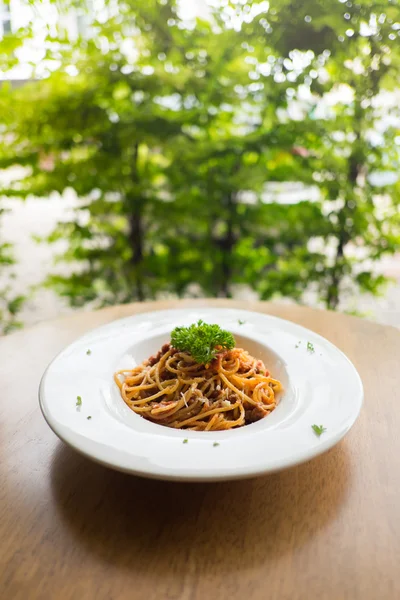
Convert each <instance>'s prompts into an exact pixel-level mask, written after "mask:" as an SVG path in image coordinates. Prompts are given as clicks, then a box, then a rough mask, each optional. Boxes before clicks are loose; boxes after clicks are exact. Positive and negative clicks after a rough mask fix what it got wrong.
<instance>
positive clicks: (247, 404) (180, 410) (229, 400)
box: [114, 344, 282, 431]
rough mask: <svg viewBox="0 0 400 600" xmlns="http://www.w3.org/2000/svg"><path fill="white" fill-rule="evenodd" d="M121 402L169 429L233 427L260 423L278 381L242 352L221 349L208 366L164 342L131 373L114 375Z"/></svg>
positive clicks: (272, 405)
mask: <svg viewBox="0 0 400 600" xmlns="http://www.w3.org/2000/svg"><path fill="white" fill-rule="evenodd" d="M114 379H115V382H116V384H117V385H118V387H119V389H120V392H121V396H122V398H123V400H124V401H125V403H126V404H127V405H128V406H129V408H131V409H132V410H133V411H134V412H135V413H136V414H138V415H141V416H142V417H144V418H145V419H148V420H149V421H152V422H153V423H158V424H160V425H166V426H167V427H173V428H179V429H190V430H195V431H218V430H225V429H233V428H235V427H241V426H242V425H247V424H249V423H253V422H254V421H258V420H259V419H262V418H263V417H265V416H267V415H268V414H270V413H271V412H272V411H273V410H274V408H275V407H276V405H277V402H278V400H277V394H278V393H279V392H280V391H281V390H282V385H281V383H280V382H279V381H278V380H276V379H273V378H272V377H271V376H270V374H269V373H268V371H267V370H266V368H265V366H264V364H263V362H262V361H260V360H257V359H256V358H253V357H252V356H250V354H249V353H248V352H247V351H246V350H243V349H242V348H236V347H235V348H232V349H231V350H221V351H220V352H219V353H218V354H217V355H216V357H215V358H214V359H213V360H212V361H211V362H210V364H208V365H204V364H199V363H197V362H196V361H195V360H194V359H193V357H192V355H191V354H190V353H188V352H184V351H178V350H176V349H175V348H173V347H172V346H171V345H170V344H165V345H164V346H163V347H162V348H161V350H160V352H159V353H158V354H157V356H155V357H150V358H149V359H148V360H145V361H144V362H143V363H142V364H141V365H139V366H137V367H135V368H134V369H132V370H121V371H118V372H117V373H115V375H114Z"/></svg>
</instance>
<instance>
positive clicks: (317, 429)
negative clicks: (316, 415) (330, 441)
mask: <svg viewBox="0 0 400 600" xmlns="http://www.w3.org/2000/svg"><path fill="white" fill-rule="evenodd" d="M311 427H312V429H313V430H314V433H315V435H317V436H318V437H319V436H320V435H322V434H323V433H325V431H326V427H324V426H323V425H311Z"/></svg>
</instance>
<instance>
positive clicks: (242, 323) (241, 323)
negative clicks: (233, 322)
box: [238, 319, 246, 325]
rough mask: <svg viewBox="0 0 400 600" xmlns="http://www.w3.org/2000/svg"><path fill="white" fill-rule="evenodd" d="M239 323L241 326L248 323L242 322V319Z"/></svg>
mask: <svg viewBox="0 0 400 600" xmlns="http://www.w3.org/2000/svg"><path fill="white" fill-rule="evenodd" d="M238 323H239V325H244V324H245V323H246V321H242V320H241V319H238Z"/></svg>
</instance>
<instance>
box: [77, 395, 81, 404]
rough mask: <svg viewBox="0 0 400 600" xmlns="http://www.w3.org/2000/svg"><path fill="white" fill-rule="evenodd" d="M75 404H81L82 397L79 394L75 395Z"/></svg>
mask: <svg viewBox="0 0 400 600" xmlns="http://www.w3.org/2000/svg"><path fill="white" fill-rule="evenodd" d="M76 406H82V398H81V397H80V396H77V397H76Z"/></svg>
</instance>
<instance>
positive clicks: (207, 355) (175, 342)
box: [171, 320, 235, 365]
mask: <svg viewBox="0 0 400 600" xmlns="http://www.w3.org/2000/svg"><path fill="white" fill-rule="evenodd" d="M171 345H172V346H173V348H176V349H177V350H181V351H182V352H189V354H191V355H192V356H193V358H194V360H195V361H196V362H198V363H200V364H204V365H207V364H208V363H210V362H211V361H212V360H213V358H215V357H216V355H217V354H218V352H220V351H221V350H231V349H232V348H234V346H235V338H234V337H233V335H232V334H231V333H229V331H225V330H224V329H221V327H220V326H219V325H209V324H208V323H204V321H202V320H200V321H198V322H197V323H193V325H190V327H175V329H174V330H173V332H172V333H171Z"/></svg>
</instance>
